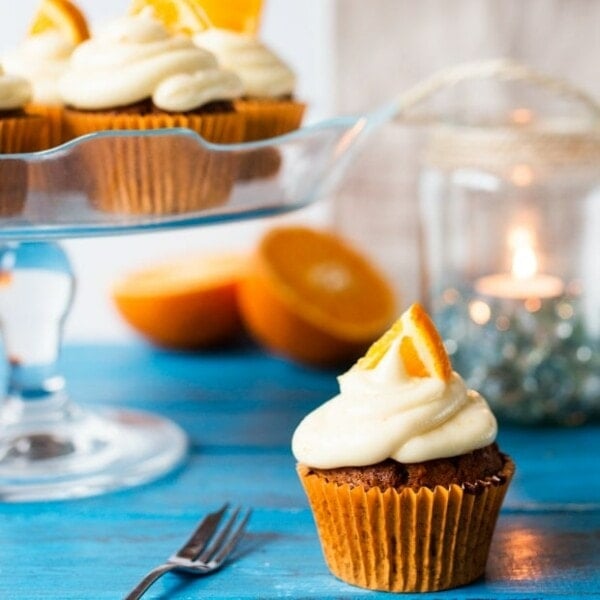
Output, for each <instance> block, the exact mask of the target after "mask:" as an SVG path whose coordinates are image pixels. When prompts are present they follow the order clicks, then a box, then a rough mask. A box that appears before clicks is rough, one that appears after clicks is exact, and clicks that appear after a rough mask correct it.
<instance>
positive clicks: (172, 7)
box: [129, 0, 211, 35]
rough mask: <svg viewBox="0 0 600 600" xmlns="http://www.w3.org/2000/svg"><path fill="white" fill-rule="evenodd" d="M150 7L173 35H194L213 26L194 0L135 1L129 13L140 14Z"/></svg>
mask: <svg viewBox="0 0 600 600" xmlns="http://www.w3.org/2000/svg"><path fill="white" fill-rule="evenodd" d="M148 7H150V8H151V9H152V11H153V13H154V16H155V18H157V19H158V20H159V21H161V22H162V23H163V25H164V26H165V27H166V28H167V29H168V30H169V31H170V32H171V33H183V34H186V35H193V34H194V33H198V32H199V31H204V30H205V29H206V28H208V27H210V25H211V23H210V21H208V18H207V16H206V13H205V12H204V10H203V9H202V7H201V6H200V5H199V4H198V2H195V1H194V0H133V2H132V4H131V7H130V9H129V12H130V13H131V14H138V13H140V12H142V11H143V10H146V9H147V8H148Z"/></svg>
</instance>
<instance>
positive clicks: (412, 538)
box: [298, 461, 514, 592]
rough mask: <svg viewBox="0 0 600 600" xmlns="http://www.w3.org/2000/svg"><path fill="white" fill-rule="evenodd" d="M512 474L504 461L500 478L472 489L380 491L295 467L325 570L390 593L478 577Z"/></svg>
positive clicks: (461, 582)
mask: <svg viewBox="0 0 600 600" xmlns="http://www.w3.org/2000/svg"><path fill="white" fill-rule="evenodd" d="M513 472H514V464H513V463H512V462H511V461H508V462H507V464H506V465H505V468H504V470H503V472H502V475H503V476H504V477H503V478H502V480H503V483H500V484H497V485H495V484H492V485H488V486H487V487H483V488H481V489H480V493H478V494H473V493H468V492H466V491H464V490H463V489H462V488H461V487H459V486H457V485H452V486H451V487H450V488H444V487H440V486H438V487H436V488H435V490H430V489H428V488H422V489H420V490H418V491H417V492H415V491H413V490H411V489H405V490H402V491H401V492H397V491H396V490H394V489H387V490H386V491H384V492H382V491H381V490H380V489H379V488H371V489H369V490H365V489H364V488H362V487H355V488H351V487H350V486H349V485H338V484H336V483H330V482H327V481H326V480H325V479H324V478H323V477H321V476H317V475H314V474H312V475H311V474H309V473H310V471H309V469H308V468H307V467H305V466H303V465H299V466H298V474H299V476H300V480H301V482H302V485H303V486H304V489H305V491H306V494H307V496H308V499H309V502H310V505H311V508H312V511H313V515H314V518H315V522H316V525H317V530H318V533H319V537H320V540H321V546H322V549H323V553H324V556H325V560H326V562H327V565H328V567H329V569H330V570H331V572H332V573H333V574H334V575H335V576H336V577H338V578H339V579H341V580H343V581H345V582H347V583H350V584H352V585H356V586H359V587H363V588H368V589H372V590H382V591H393V592H427V591H436V590H443V589H448V588H453V587H458V586H461V585H464V584H467V583H469V582H471V581H474V580H475V579H477V578H479V577H480V576H481V575H483V573H484V571H485V565H486V562H487V557H488V552H489V547H490V543H491V540H492V535H493V533H494V527H495V524H496V519H497V517H498V513H499V511H500V507H501V505H502V501H503V499H504V495H505V493H506V490H507V488H508V485H509V483H510V479H511V477H512V474H513Z"/></svg>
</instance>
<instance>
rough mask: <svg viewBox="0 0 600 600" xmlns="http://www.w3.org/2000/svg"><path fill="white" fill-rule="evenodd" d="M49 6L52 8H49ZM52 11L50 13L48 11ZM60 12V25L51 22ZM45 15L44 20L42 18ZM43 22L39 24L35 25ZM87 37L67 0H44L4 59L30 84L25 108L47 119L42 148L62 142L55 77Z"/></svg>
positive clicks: (80, 18)
mask: <svg viewBox="0 0 600 600" xmlns="http://www.w3.org/2000/svg"><path fill="white" fill-rule="evenodd" d="M50 6H52V7H53V8H52V9H50ZM48 10H51V13H50V14H47V11H48ZM56 11H58V13H59V14H60V15H61V19H62V20H61V21H60V23H61V25H60V26H59V25H58V24H57V25H56V26H53V25H52V21H51V19H50V17H51V16H56V15H55V12H56ZM44 17H46V19H45V20H44ZM42 22H43V23H45V26H43V27H40V28H39V29H40V30H39V31H38V27H37V25H36V24H38V23H42ZM88 37H89V32H88V28H87V23H86V20H85V17H84V16H83V15H82V13H81V12H80V11H79V9H78V8H77V7H75V5H73V4H72V3H71V2H67V1H66V0H61V1H60V2H59V1H58V0H45V1H44V2H43V3H42V6H41V7H40V10H39V11H38V13H37V14H36V16H35V18H34V22H33V25H32V27H31V30H30V34H29V35H28V37H26V38H25V39H24V40H23V41H22V42H21V43H20V44H19V45H18V46H17V47H16V48H15V49H13V50H12V51H10V52H8V53H7V54H6V55H5V56H4V58H3V64H4V68H5V69H6V71H7V72H8V73H14V74H16V75H20V76H22V77H24V78H25V79H27V80H28V81H29V82H30V83H31V85H32V98H31V102H29V103H28V104H27V106H26V107H25V109H26V111H27V112H28V113H30V114H34V115H42V116H44V117H45V118H46V120H47V122H48V139H47V140H46V141H45V142H44V144H43V145H44V147H47V148H51V147H54V146H57V145H59V144H60V143H62V142H63V136H62V98H61V96H60V93H59V90H58V80H59V79H60V77H61V76H62V74H63V73H64V71H65V69H66V67H67V63H68V61H69V58H70V56H71V54H72V53H73V50H75V48H76V47H77V45H78V44H79V43H80V42H82V41H83V40H85V39H87V38H88Z"/></svg>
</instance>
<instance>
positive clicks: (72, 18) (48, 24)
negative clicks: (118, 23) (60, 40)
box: [29, 0, 90, 44]
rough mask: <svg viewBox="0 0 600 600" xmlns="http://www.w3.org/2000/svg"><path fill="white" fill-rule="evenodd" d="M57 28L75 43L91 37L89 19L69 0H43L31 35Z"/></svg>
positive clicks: (32, 24)
mask: <svg viewBox="0 0 600 600" xmlns="http://www.w3.org/2000/svg"><path fill="white" fill-rule="evenodd" d="M52 30H56V31H59V32H60V33H61V34H63V35H64V36H65V38H66V39H68V40H69V41H71V42H73V44H80V43H81V42H83V41H84V40H87V39H88V38H89V37H90V32H89V30H88V26H87V21H86V19H85V17H84V16H83V14H82V12H81V11H80V10H79V8H77V6H75V5H74V4H73V3H72V2H70V1H69V0H42V3H41V5H40V7H39V8H38V11H37V13H36V14H35V16H34V18H33V22H32V23H31V25H30V26H29V35H37V34H40V33H46V32H47V31H52Z"/></svg>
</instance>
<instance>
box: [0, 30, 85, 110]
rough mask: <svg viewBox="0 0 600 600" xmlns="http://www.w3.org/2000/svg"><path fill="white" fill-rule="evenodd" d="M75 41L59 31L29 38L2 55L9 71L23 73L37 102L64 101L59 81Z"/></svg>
mask: <svg viewBox="0 0 600 600" xmlns="http://www.w3.org/2000/svg"><path fill="white" fill-rule="evenodd" d="M73 50H75V44H73V43H72V42H70V41H69V40H67V39H65V37H64V36H63V35H61V34H60V33H59V32H56V31H48V32H46V33H40V34H37V35H32V36H29V37H27V38H26V39H25V40H23V42H21V44H20V45H19V46H17V48H15V49H14V50H12V51H11V52H8V53H7V54H6V55H5V56H4V58H3V64H4V68H5V69H6V71H7V72H8V73H14V74H15V75H21V76H22V77H25V78H26V79H27V80H29V81H30V83H31V85H32V87H33V98H32V100H33V101H34V102H37V103H40V104H61V103H62V98H61V95H60V92H59V90H58V80H59V79H60V77H61V76H62V74H63V73H64V72H65V70H66V68H67V65H68V62H69V59H70V57H71V54H72V53H73Z"/></svg>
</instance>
